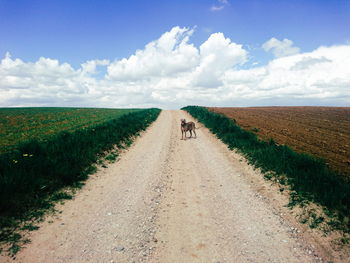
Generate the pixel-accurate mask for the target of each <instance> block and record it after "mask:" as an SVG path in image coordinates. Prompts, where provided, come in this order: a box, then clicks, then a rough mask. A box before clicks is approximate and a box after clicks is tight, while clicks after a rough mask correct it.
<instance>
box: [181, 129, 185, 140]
mask: <svg viewBox="0 0 350 263" xmlns="http://www.w3.org/2000/svg"><path fill="white" fill-rule="evenodd" d="M183 139H184V131H183V129H181V140H183Z"/></svg>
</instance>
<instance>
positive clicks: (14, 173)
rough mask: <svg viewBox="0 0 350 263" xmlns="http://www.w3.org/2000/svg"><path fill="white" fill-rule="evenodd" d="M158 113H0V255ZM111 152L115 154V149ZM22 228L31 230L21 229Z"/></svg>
mask: <svg viewBox="0 0 350 263" xmlns="http://www.w3.org/2000/svg"><path fill="white" fill-rule="evenodd" d="M159 113H160V109H127V110H126V109H125V110H123V109H81V108H16V109H0V120H1V123H0V129H1V130H0V136H1V137H0V146H1V151H0V253H1V245H2V244H10V248H9V249H8V251H9V252H10V253H12V254H14V253H16V252H17V251H18V249H19V246H20V245H19V244H20V243H21V242H22V243H23V242H24V241H23V240H22V241H21V235H20V234H19V233H18V232H17V231H18V230H19V229H21V225H23V222H31V221H35V220H37V219H38V218H40V217H41V216H42V215H43V214H44V213H45V211H46V210H47V209H49V208H51V207H53V203H54V202H56V201H58V200H61V199H65V198H71V196H70V195H68V194H67V193H66V192H64V191H63V192H61V190H62V189H64V188H67V187H73V188H74V187H77V186H79V185H81V182H82V181H84V180H85V179H86V178H87V177H88V175H89V174H91V173H93V172H94V171H96V167H95V164H96V163H97V161H101V160H103V159H104V160H115V159H116V155H117V154H118V149H121V148H124V147H126V146H128V145H130V144H131V143H132V141H133V138H134V137H135V136H137V135H139V134H140V132H141V131H143V130H145V129H146V128H147V127H148V126H149V125H150V124H151V123H152V122H153V121H155V120H156V119H157V117H158V115H159ZM116 147H117V149H116ZM23 227H24V228H22V229H27V228H32V226H31V225H30V224H29V225H24V226H23Z"/></svg>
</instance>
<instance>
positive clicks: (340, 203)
mask: <svg viewBox="0 0 350 263" xmlns="http://www.w3.org/2000/svg"><path fill="white" fill-rule="evenodd" d="M183 110H186V111H187V112H189V113H190V114H191V115H192V116H193V117H195V118H197V119H198V121H200V122H202V123H203V124H204V125H205V126H206V127H207V128H209V129H210V130H211V131H212V132H213V133H214V134H216V136H217V137H218V138H219V139H221V140H222V141H223V142H224V143H226V144H227V145H228V146H229V148H230V149H238V150H239V151H240V152H241V153H242V154H243V155H244V156H245V157H246V158H247V160H248V161H249V162H250V163H251V164H252V165H254V166H255V167H257V168H260V169H261V170H262V172H263V173H264V174H265V177H266V178H268V179H274V180H276V181H278V182H279V183H280V184H282V185H286V186H288V187H289V189H290V191H291V195H290V197H291V199H290V200H291V201H290V206H294V205H296V204H299V205H304V204H305V203H307V202H309V201H312V202H315V203H317V204H319V205H321V206H322V207H323V208H324V211H326V214H327V215H328V216H329V217H330V218H331V220H330V221H329V222H328V223H329V224H330V225H332V227H333V229H339V230H342V231H343V232H344V233H347V234H349V233H350V182H349V181H347V180H346V179H345V178H344V177H342V176H340V175H338V174H336V173H335V172H334V171H332V170H330V169H329V168H328V167H327V165H326V164H325V162H324V161H323V160H320V159H317V158H315V157H313V156H310V155H307V154H300V153H296V152H294V151H293V150H291V149H290V148H289V147H287V146H285V145H277V144H276V143H275V142H274V141H273V140H270V141H269V142H265V141H262V140H259V139H258V138H257V136H256V135H255V134H254V133H252V132H249V131H245V130H243V129H241V128H240V127H239V126H238V125H236V123H235V122H234V121H233V120H231V119H230V118H228V117H226V116H224V115H221V114H218V113H214V112H210V111H208V110H207V109H206V108H204V107H199V106H187V107H185V108H183ZM313 217H315V220H313V221H312V222H313V223H317V224H320V223H321V222H322V221H323V220H324V218H323V217H320V216H316V215H313Z"/></svg>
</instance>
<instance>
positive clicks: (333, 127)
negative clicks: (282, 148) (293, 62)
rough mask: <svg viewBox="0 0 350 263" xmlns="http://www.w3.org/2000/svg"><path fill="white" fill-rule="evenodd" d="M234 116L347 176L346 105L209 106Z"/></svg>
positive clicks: (349, 117)
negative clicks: (324, 162) (315, 157)
mask: <svg viewBox="0 0 350 263" xmlns="http://www.w3.org/2000/svg"><path fill="white" fill-rule="evenodd" d="M209 110H211V111H214V112H217V113H223V114H225V115H226V116H228V117H230V118H232V119H235V120H236V121H237V123H238V125H239V126H241V127H242V128H244V129H246V130H250V131H252V132H254V133H256V134H257V135H258V136H259V137H260V138H262V139H264V140H269V139H270V138H272V139H274V140H275V141H276V142H277V143H279V144H285V145H288V146H290V147H291V148H293V149H294V150H296V151H298V152H305V153H309V154H312V155H314V156H317V157H319V158H322V159H324V160H326V162H327V163H328V164H329V165H330V167H332V168H333V169H334V170H336V171H338V172H340V173H342V174H345V175H346V176H347V177H349V178H350V108H344V107H342V108H340V107H339V108H338V107H254V108H209Z"/></svg>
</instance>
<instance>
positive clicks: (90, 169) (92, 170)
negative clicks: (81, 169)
mask: <svg viewBox="0 0 350 263" xmlns="http://www.w3.org/2000/svg"><path fill="white" fill-rule="evenodd" d="M96 172H97V167H96V166H95V165H90V166H89V167H88V168H87V169H86V170H85V175H89V174H94V173H96Z"/></svg>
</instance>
